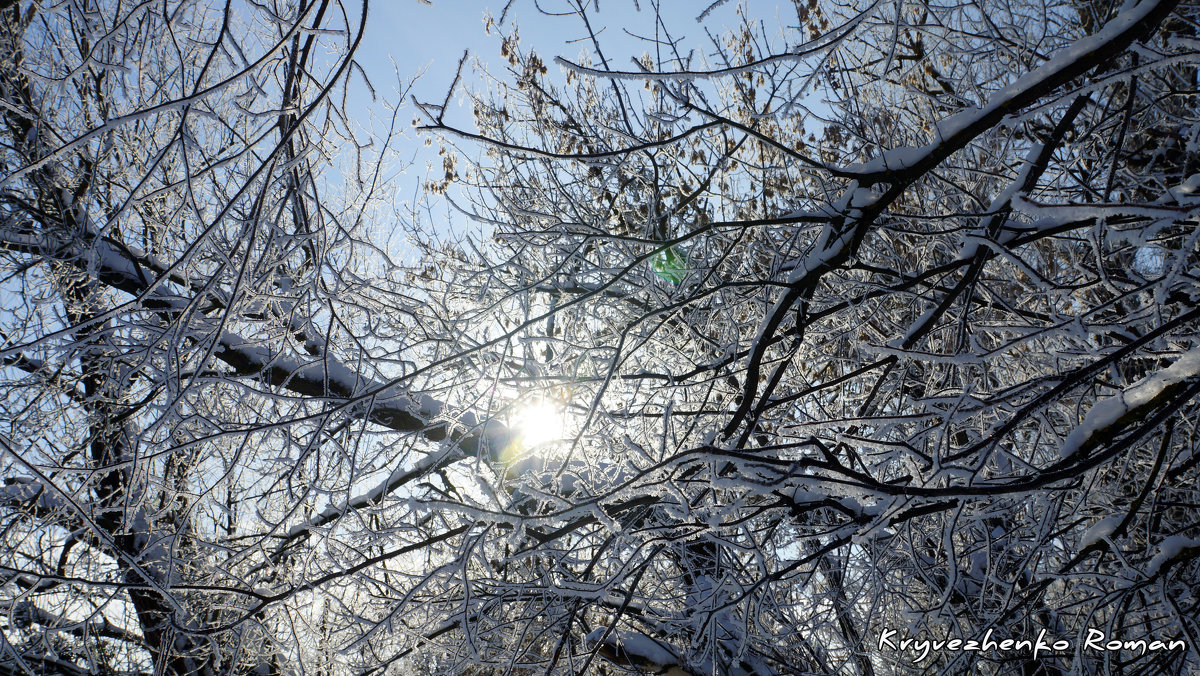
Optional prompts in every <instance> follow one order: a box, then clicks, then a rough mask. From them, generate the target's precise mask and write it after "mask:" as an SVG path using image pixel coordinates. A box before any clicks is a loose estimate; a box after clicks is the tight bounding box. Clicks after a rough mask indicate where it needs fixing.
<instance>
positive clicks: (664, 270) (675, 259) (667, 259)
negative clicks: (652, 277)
mask: <svg viewBox="0 0 1200 676" xmlns="http://www.w3.org/2000/svg"><path fill="white" fill-rule="evenodd" d="M650 269H651V270H653V271H654V274H656V275H658V276H659V277H660V278H662V279H663V280H664V281H668V282H670V283H672V284H678V283H680V282H682V281H683V278H684V277H687V273H688V267H687V256H684V255H683V254H682V253H680V251H679V249H676V248H675V247H673V246H672V247H667V248H666V249H663V250H662V251H659V252H658V253H656V254H654V255H653V256H651V257H650Z"/></svg>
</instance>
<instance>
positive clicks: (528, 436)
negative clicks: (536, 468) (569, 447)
mask: <svg viewBox="0 0 1200 676" xmlns="http://www.w3.org/2000/svg"><path fill="white" fill-rule="evenodd" d="M563 416H564V411H563V407H562V405H561V404H559V403H558V402H556V401H553V400H550V399H540V400H538V401H533V402H530V403H527V404H522V405H521V406H519V407H518V408H517V409H516V410H515V411H513V413H512V417H511V418H510V420H511V428H512V429H513V430H514V431H516V433H517V435H518V436H519V437H520V439H521V442H522V445H523V446H524V447H525V448H526V449H532V448H534V447H537V446H541V445H543V444H546V443H549V442H551V441H557V440H559V439H562V437H563V431H564V428H565V425H564V420H563Z"/></svg>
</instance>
